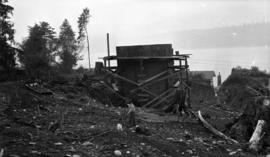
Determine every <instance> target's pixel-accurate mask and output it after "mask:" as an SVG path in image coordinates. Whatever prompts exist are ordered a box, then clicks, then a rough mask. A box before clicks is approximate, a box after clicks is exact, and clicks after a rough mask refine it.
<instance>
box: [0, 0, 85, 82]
mask: <svg viewBox="0 0 270 157" xmlns="http://www.w3.org/2000/svg"><path fill="white" fill-rule="evenodd" d="M13 10H14V8H13V7H12V6H10V5H8V0H0V24H1V25H0V26H1V27H0V71H1V73H5V74H10V73H12V72H13V71H14V70H15V69H16V67H18V66H16V64H17V65H20V67H23V69H25V71H26V74H27V75H28V76H30V77H34V78H40V77H44V76H46V75H47V74H48V73H50V72H51V71H59V72H62V73H71V72H72V70H73V68H74V67H75V66H76V65H77V62H78V60H80V59H82V55H81V54H80V52H81V50H82V49H83V47H84V43H85V40H86V39H87V41H88V34H87V28H86V27H87V24H88V21H89V17H90V15H89V9H88V8H85V9H83V12H82V14H81V15H80V16H79V17H78V21H77V22H78V30H79V31H78V35H77V36H76V33H75V32H74V30H73V29H72V27H71V25H70V23H69V21H68V20H67V19H64V21H63V23H62V24H61V26H60V32H59V35H58V36H57V35H56V31H55V29H54V28H53V27H51V26H50V24H49V23H48V22H45V21H42V22H39V23H36V24H34V25H33V26H29V29H28V36H27V37H26V38H25V39H24V40H23V41H22V43H16V42H15V41H14V34H15V30H14V28H13V26H14V24H13V22H12V21H11V16H12V12H13ZM87 44H88V50H89V42H87ZM16 60H17V62H16Z"/></svg>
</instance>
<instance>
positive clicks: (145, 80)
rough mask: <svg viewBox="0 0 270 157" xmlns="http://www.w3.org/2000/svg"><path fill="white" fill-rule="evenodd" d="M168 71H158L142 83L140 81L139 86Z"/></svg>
mask: <svg viewBox="0 0 270 157" xmlns="http://www.w3.org/2000/svg"><path fill="white" fill-rule="evenodd" d="M166 73H167V70H165V71H163V72H161V73H158V74H156V75H154V76H152V77H150V78H148V79H146V80H144V81H142V82H141V83H139V86H142V85H144V84H146V83H148V82H150V81H152V80H154V79H156V78H158V77H160V76H162V75H164V74H166Z"/></svg>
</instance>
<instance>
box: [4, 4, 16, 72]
mask: <svg viewBox="0 0 270 157" xmlns="http://www.w3.org/2000/svg"><path fill="white" fill-rule="evenodd" d="M7 2H8V0H0V70H3V71H5V72H7V73H9V72H10V71H11V70H12V69H13V68H14V67H15V57H14V56H15V52H16V51H15V48H13V47H12V46H11V45H12V43H14V32H15V30H14V29H13V23H12V22H11V21H10V15H11V14H12V11H13V7H11V6H9V5H8V4H7Z"/></svg>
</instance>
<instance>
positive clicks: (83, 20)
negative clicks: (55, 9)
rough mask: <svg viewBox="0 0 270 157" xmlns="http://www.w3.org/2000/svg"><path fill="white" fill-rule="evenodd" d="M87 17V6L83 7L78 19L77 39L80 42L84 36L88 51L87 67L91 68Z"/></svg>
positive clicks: (88, 15) (88, 16)
mask: <svg viewBox="0 0 270 157" xmlns="http://www.w3.org/2000/svg"><path fill="white" fill-rule="evenodd" d="M89 18H90V14H89V9H88V8H85V9H83V12H82V14H81V15H80V17H79V19H78V28H79V36H78V40H79V41H80V43H81V42H83V41H84V40H85V37H86V40H87V51H88V64H89V69H90V68H91V64H90V49H89V37H88V32H87V24H88V22H89Z"/></svg>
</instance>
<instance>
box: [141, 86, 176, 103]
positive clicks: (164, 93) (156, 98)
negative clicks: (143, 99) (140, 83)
mask: <svg viewBox="0 0 270 157" xmlns="http://www.w3.org/2000/svg"><path fill="white" fill-rule="evenodd" d="M171 90H172V88H169V89H168V90H166V91H165V92H163V93H161V94H160V95H159V96H157V97H155V98H154V99H152V100H151V101H149V102H148V103H147V104H145V105H143V107H148V106H149V105H151V104H152V103H153V102H155V101H156V100H158V99H160V98H161V97H163V96H165V95H166V94H167V93H169V92H170V91H171Z"/></svg>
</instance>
